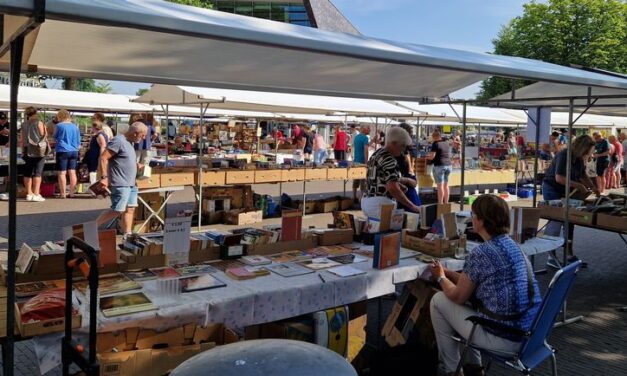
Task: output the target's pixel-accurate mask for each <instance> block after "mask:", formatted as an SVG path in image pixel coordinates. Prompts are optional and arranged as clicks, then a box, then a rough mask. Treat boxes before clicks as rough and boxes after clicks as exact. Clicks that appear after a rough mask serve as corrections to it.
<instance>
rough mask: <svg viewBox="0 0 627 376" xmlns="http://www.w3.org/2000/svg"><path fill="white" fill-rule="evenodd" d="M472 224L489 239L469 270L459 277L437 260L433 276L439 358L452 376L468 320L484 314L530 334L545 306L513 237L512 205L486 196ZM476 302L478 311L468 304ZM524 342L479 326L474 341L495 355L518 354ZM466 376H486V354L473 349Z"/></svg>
mask: <svg viewBox="0 0 627 376" xmlns="http://www.w3.org/2000/svg"><path fill="white" fill-rule="evenodd" d="M472 224H473V226H474V229H475V230H476V231H477V232H478V233H479V235H481V237H482V238H483V240H484V241H485V242H484V243H483V244H481V245H479V246H478V247H476V248H475V249H474V250H472V251H471V252H470V254H469V255H468V257H467V258H466V263H465V265H464V270H463V271H462V272H461V273H456V272H453V271H450V270H447V269H446V268H444V267H442V265H441V264H439V263H438V262H435V263H434V264H433V265H432V266H431V273H432V276H433V278H435V279H436V280H437V282H438V284H439V285H440V287H441V288H442V291H441V292H438V293H437V294H435V295H434V296H433V298H432V300H431V320H432V322H433V329H434V330H435V335H436V340H437V343H438V348H439V351H440V358H441V359H442V361H443V362H444V367H445V371H446V372H447V375H453V374H454V373H455V369H456V368H457V364H458V362H459V360H460V352H459V350H460V348H459V344H458V343H457V342H456V341H455V340H453V339H452V338H451V335H453V334H455V333H457V334H459V335H460V336H462V337H464V338H468V336H469V335H470V331H471V329H472V325H473V324H472V323H471V322H470V321H467V320H466V318H467V317H469V316H482V317H485V318H488V319H491V320H494V321H498V322H500V323H502V324H505V325H508V326H511V327H514V328H517V329H521V330H528V329H530V327H531V324H532V323H533V320H534V318H535V317H536V314H537V312H538V308H539V306H540V301H541V298H540V291H539V289H538V284H537V281H536V280H535V277H534V276H533V271H532V270H531V265H530V264H529V261H528V260H527V258H526V257H525V255H524V254H523V253H522V251H521V249H520V247H519V246H518V244H516V243H515V242H514V240H512V239H511V238H510V237H509V236H508V235H507V234H508V233H509V226H510V223H509V207H508V206H507V203H506V202H505V201H504V200H503V199H502V198H500V197H497V196H494V195H483V196H480V197H478V198H477V199H476V200H475V202H474V203H473V204H472ZM470 301H472V302H473V303H474V304H473V306H474V307H476V309H473V308H471V307H470V306H468V305H466V304H467V303H468V302H470ZM520 341H521V338H517V337H514V336H511V335H509V334H508V333H505V332H501V331H498V330H494V329H490V328H487V327H481V326H477V329H476V330H475V333H474V336H473V343H474V344H477V345H478V346H481V347H483V348H486V349H489V350H495V351H505V352H515V351H518V350H519V348H520ZM468 354H469V355H470V356H469V358H466V360H470V361H469V363H468V365H466V366H465V367H464V372H465V373H464V374H465V376H469V375H483V370H482V368H481V356H480V354H479V352H477V351H469V352H468Z"/></svg>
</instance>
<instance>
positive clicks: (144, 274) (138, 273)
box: [124, 269, 157, 282]
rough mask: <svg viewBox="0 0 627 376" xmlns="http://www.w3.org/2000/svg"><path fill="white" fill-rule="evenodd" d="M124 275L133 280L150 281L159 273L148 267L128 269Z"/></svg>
mask: <svg viewBox="0 0 627 376" xmlns="http://www.w3.org/2000/svg"><path fill="white" fill-rule="evenodd" d="M124 275H125V276H127V277H129V278H130V279H132V280H133V281H138V282H141V281H149V280H151V279H156V278H157V275H156V274H155V273H153V272H151V271H150V270H148V269H139V270H127V271H125V272H124Z"/></svg>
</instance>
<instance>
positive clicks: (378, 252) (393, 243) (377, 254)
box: [372, 232, 401, 269]
mask: <svg viewBox="0 0 627 376" xmlns="http://www.w3.org/2000/svg"><path fill="white" fill-rule="evenodd" d="M400 250H401V233H400V232H391V233H388V234H377V235H376V236H375V238H374V258H373V259H372V267H373V268H375V269H385V268H389V267H392V266H395V265H398V260H399V254H400Z"/></svg>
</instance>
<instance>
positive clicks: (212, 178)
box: [196, 170, 226, 187]
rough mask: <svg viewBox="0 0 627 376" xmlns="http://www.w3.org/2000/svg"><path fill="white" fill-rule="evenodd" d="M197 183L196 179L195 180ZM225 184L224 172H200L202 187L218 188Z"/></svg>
mask: <svg viewBox="0 0 627 376" xmlns="http://www.w3.org/2000/svg"><path fill="white" fill-rule="evenodd" d="M196 181H198V179H196ZM225 184H226V171H219V170H214V171H203V172H202V186H203V187H210V186H216V185H218V186H220V185H225Z"/></svg>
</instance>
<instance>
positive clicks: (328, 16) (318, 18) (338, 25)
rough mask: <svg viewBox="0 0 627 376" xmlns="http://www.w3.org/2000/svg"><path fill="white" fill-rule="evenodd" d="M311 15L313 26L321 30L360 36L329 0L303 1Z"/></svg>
mask: <svg viewBox="0 0 627 376" xmlns="http://www.w3.org/2000/svg"><path fill="white" fill-rule="evenodd" d="M305 6H309V10H310V12H311V13H312V15H313V18H314V20H313V21H314V23H315V26H316V27H317V28H318V29H321V30H328V31H335V32H338V33H348V34H354V35H360V34H361V33H360V32H359V31H358V30H357V28H356V27H355V26H353V24H352V23H351V22H350V21H349V20H348V19H347V18H346V17H345V16H344V15H343V14H342V12H340V10H339V9H337V7H336V6H335V5H334V4H333V3H332V2H331V0H305Z"/></svg>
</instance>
